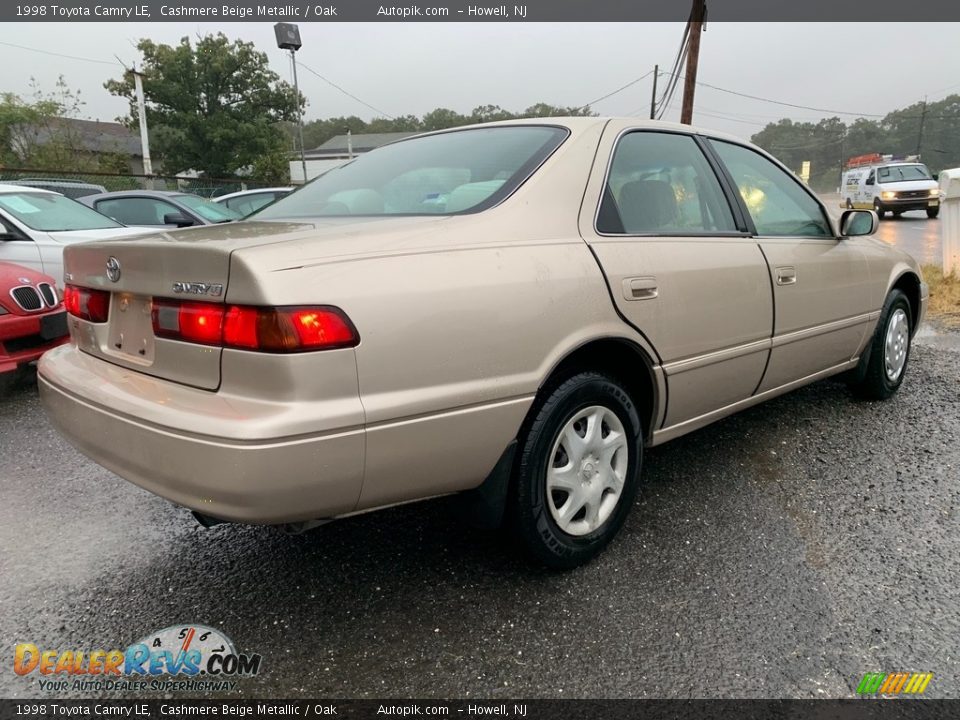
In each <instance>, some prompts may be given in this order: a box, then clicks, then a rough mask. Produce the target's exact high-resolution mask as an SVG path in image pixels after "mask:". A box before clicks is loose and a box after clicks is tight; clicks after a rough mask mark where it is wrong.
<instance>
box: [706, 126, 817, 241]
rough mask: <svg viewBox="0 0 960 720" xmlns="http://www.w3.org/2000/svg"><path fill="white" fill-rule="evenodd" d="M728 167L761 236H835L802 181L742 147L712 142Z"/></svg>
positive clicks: (716, 141) (756, 153)
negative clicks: (801, 183)
mask: <svg viewBox="0 0 960 720" xmlns="http://www.w3.org/2000/svg"><path fill="white" fill-rule="evenodd" d="M710 142H711V144H712V145H713V147H714V148H715V149H716V151H717V154H718V155H719V156H720V159H721V160H723V163H724V165H726V166H727V171H728V172H729V173H730V175H731V176H732V177H733V182H734V183H736V185H737V190H739V191H740V196H741V197H742V198H743V202H744V204H746V206H747V210H748V211H749V213H750V217H752V218H753V224H754V226H755V227H756V229H757V234H758V235H764V236H767V237H776V236H783V237H795V236H801V237H825V236H832V235H833V233H832V232H831V230H830V223H829V222H827V218H826V216H825V215H824V214H823V209H822V208H821V207H820V204H819V203H818V202H817V201H816V200H814V199H813V197H812V196H811V195H810V193H808V192H807V191H806V190H805V189H804V188H803V187H802V186H801V185H800V181H799V180H797V179H796V178H794V177H793V176H792V175H790V174H789V173H787V172H784V170H783V169H781V168H780V167H779V166H778V165H777V164H776V163H773V162H771V161H770V160H768V159H767V158H765V157H764V156H763V155H761V154H760V153H758V152H754V151H753V150H750V149H749V148H745V147H743V146H742V145H734V144H733V143H728V142H723V141H720V140H711V141H710Z"/></svg>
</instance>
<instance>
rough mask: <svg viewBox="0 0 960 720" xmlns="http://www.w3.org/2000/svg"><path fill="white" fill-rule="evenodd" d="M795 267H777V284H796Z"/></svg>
mask: <svg viewBox="0 0 960 720" xmlns="http://www.w3.org/2000/svg"><path fill="white" fill-rule="evenodd" d="M796 284H797V269H796V268H795V267H793V266H790V265H787V266H784V267H778V268H777V285H796Z"/></svg>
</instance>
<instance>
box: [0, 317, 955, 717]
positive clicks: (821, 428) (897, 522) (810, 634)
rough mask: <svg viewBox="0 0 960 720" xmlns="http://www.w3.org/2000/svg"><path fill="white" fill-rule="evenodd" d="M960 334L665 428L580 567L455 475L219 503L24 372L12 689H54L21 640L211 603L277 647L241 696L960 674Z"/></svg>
mask: <svg viewBox="0 0 960 720" xmlns="http://www.w3.org/2000/svg"><path fill="white" fill-rule="evenodd" d="M955 340H956V338H955V337H954V338H950V337H946V338H944V337H939V338H938V337H937V336H936V335H935V334H933V333H930V332H925V333H924V334H923V336H922V337H921V339H920V342H921V343H923V344H918V345H916V346H915V348H914V352H913V356H912V358H911V362H910V365H909V368H908V376H907V378H906V381H905V383H904V386H903V387H902V389H901V391H900V393H899V394H898V395H897V396H896V397H895V398H894V399H893V400H891V401H888V402H884V403H868V402H861V401H856V400H854V399H853V398H852V397H851V396H850V394H849V392H848V391H847V389H846V387H845V386H844V385H843V384H842V383H839V382H836V381H825V382H821V383H818V384H816V385H813V386H810V387H808V388H804V389H802V390H799V391H796V392H794V393H791V394H789V395H787V396H784V397H781V398H778V399H776V400H773V401H771V402H768V403H767V404H765V405H762V406H760V407H756V408H753V409H750V410H748V411H745V412H743V413H741V414H739V415H737V416H734V417H731V418H728V419H726V420H723V421H721V422H719V423H716V424H714V425H713V426H711V427H709V428H706V429H704V430H701V431H698V432H696V433H693V434H691V435H689V436H687V437H684V438H681V439H679V440H677V441H674V442H672V443H669V444H667V445H664V446H661V447H658V448H654V449H652V450H650V451H649V453H648V455H647V458H646V463H645V467H644V471H643V474H644V478H645V481H646V483H645V485H644V487H643V489H642V492H641V494H640V496H639V497H638V500H637V503H636V506H635V507H634V509H633V512H632V513H631V515H630V517H629V520H628V521H627V524H626V526H625V527H624V529H623V531H622V532H621V534H620V536H619V538H618V539H617V540H616V541H615V542H614V543H613V545H612V546H611V547H610V548H609V549H608V550H607V551H606V552H605V553H604V554H603V555H602V556H601V557H599V558H598V559H597V560H595V561H594V562H592V563H591V564H589V565H588V566H586V567H583V568H581V569H578V570H575V571H572V572H567V573H560V574H556V573H550V572H546V571H542V570H538V569H536V568H534V567H531V566H530V565H528V564H527V563H526V562H525V561H523V560H521V559H518V557H517V556H516V555H515V553H514V549H513V548H512V547H511V545H510V543H509V542H507V541H505V540H504V539H503V537H502V536H501V535H498V534H496V533H489V532H479V531H476V530H471V529H469V528H468V527H466V526H465V525H464V524H463V523H461V522H460V521H459V519H458V517H457V516H456V514H455V513H454V512H453V508H452V507H451V503H450V502H449V500H440V501H431V502H427V503H421V504H417V505H411V506H406V507H401V508H395V509H392V510H387V511H383V512H380V513H375V514H370V515H365V516H359V517H355V518H352V519H348V520H343V521H340V522H337V523H333V524H330V525H327V526H325V527H322V528H320V529H318V530H316V531H313V532H311V533H308V534H305V535H301V536H287V535H284V534H282V533H280V532H279V531H277V530H274V529H271V528H255V527H241V526H219V527H215V528H213V529H203V528H201V527H199V526H197V525H196V524H195V523H194V521H193V520H192V519H191V517H190V516H189V515H188V514H187V513H186V512H185V511H183V510H179V509H177V508H174V507H172V506H171V505H169V504H168V503H167V502H165V501H163V500H161V499H159V498H157V497H154V496H152V495H150V494H148V493H147V492H145V491H143V490H140V489H138V488H136V487H134V486H133V485H130V484H128V483H127V482H125V481H123V480H121V479H120V478H118V477H116V476H114V475H112V474H111V473H110V472H108V471H106V470H103V469H101V468H99V467H98V466H96V465H94V464H93V463H92V462H90V461H88V460H86V459H85V458H84V457H82V456H81V455H80V454H79V453H77V452H76V451H75V450H73V449H72V448H71V447H70V446H69V445H67V443H65V442H64V441H63V440H62V439H61V438H60V437H59V436H58V435H57V433H56V432H55V431H54V430H52V429H51V427H50V426H49V424H48V423H47V421H46V419H45V418H44V414H43V411H42V409H41V408H40V405H39V402H38V399H37V393H36V387H35V385H34V384H31V383H30V382H26V383H24V384H22V385H20V386H19V387H17V388H15V389H14V390H13V391H12V392H10V393H9V394H7V395H6V396H5V397H3V398H2V399H0V444H2V453H0V574H2V578H3V582H2V583H0V647H4V648H6V650H4V651H3V656H2V660H0V697H38V696H39V697H43V694H42V693H41V692H40V690H39V688H38V686H37V681H36V674H35V673H34V675H33V676H32V677H28V678H21V677H17V676H16V675H14V673H13V672H12V649H13V646H14V645H15V644H16V643H21V642H33V643H36V644H38V645H41V646H44V647H45V648H49V649H60V650H64V649H74V648H77V649H79V648H87V649H93V648H114V647H119V648H123V647H126V646H127V645H128V644H129V643H131V642H134V641H135V640H136V639H138V638H141V637H143V636H144V635H145V634H147V633H148V632H149V631H151V630H156V629H159V628H163V627H166V626H169V625H174V624H179V623H194V622H196V623H204V624H207V625H211V626H214V627H217V628H219V629H221V630H222V631H223V632H225V633H226V634H227V635H228V636H230V637H231V638H232V639H233V640H234V642H235V643H236V645H237V647H238V649H239V650H240V651H242V652H247V653H252V652H257V653H260V654H262V656H263V665H262V668H261V673H260V675H258V676H257V677H256V678H252V679H247V680H244V681H241V682H240V683H239V686H238V688H237V690H235V691H234V692H233V693H231V694H230V695H229V697H249V698H253V697H274V698H283V697H323V696H326V697H339V698H353V697H358V698H359V697H371V698H382V697H395V698H396V697H420V698H426V697H448V698H450V697H454V698H456V697H465V698H499V697H505V698H516V697H526V698H540V697H548V698H582V697H590V698H607V697H631V698H646V697H669V698H690V697H711V698H712V697H797V698H819V697H849V696H851V695H852V694H853V692H854V690H855V688H856V685H857V683H858V682H859V680H860V678H861V677H862V675H863V674H864V673H865V672H868V671H875V672H881V671H882V672H893V671H917V672H919V671H925V672H933V673H934V674H935V676H934V679H933V680H932V682H931V683H930V685H929V687H928V688H927V693H926V694H927V695H928V696H931V697H960V644H958V639H960V511H958V506H960V348H958V347H957V343H955V342H953V341H955ZM68 696H69V694H64V693H58V694H56V695H48V696H47V697H61V698H62V697H68ZM184 696H189V694H187V695H184Z"/></svg>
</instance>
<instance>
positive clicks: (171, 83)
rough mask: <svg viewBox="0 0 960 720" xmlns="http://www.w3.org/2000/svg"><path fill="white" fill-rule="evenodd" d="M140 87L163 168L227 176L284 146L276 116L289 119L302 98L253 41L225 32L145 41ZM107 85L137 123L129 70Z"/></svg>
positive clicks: (140, 45) (152, 140) (153, 146)
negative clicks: (126, 103)
mask: <svg viewBox="0 0 960 720" xmlns="http://www.w3.org/2000/svg"><path fill="white" fill-rule="evenodd" d="M137 49H138V50H139V51H140V53H141V55H142V56H143V62H142V68H141V72H142V73H143V75H144V77H143V92H144V96H145V98H146V106H147V124H148V126H149V128H150V147H151V151H152V152H153V153H154V154H155V155H156V156H157V157H158V158H159V159H160V160H161V161H162V162H163V167H164V170H165V171H166V172H170V173H174V174H175V173H179V172H183V171H185V170H196V171H198V172H200V173H202V174H204V175H206V176H208V177H229V176H231V175H234V174H235V173H236V172H237V170H239V169H241V168H245V167H250V166H252V165H254V164H255V163H256V162H257V160H258V159H259V158H262V157H264V156H272V155H275V154H276V153H277V152H282V151H283V150H284V149H285V148H286V147H287V144H286V142H285V140H284V134H283V131H282V129H281V128H280V127H279V126H278V123H279V122H281V121H292V120H295V119H296V117H297V111H298V109H300V108H302V106H303V104H304V101H303V98H302V96H298V95H297V93H296V92H295V91H294V90H293V88H292V87H290V85H288V84H287V83H286V82H283V81H281V80H280V78H279V76H278V75H277V74H276V73H275V72H273V71H272V70H271V69H270V68H269V65H268V61H267V56H266V54H265V53H262V52H258V51H257V50H256V49H255V46H254V45H253V43H248V42H243V41H242V40H237V41H235V42H232V43H231V42H230V41H229V40H228V39H227V37H226V36H225V35H223V33H218V34H217V35H206V36H203V37H201V38H199V39H198V40H197V42H196V46H193V45H192V44H191V42H190V39H189V38H186V37H184V38H182V39H181V40H180V44H179V45H177V46H175V47H171V46H169V45H158V44H156V43H154V42H153V41H151V40H148V39H143V40H141V41H140V42H139V43H138V44H137ZM104 87H106V89H107V90H109V91H110V92H111V93H112V94H114V95H118V96H120V97H124V98H127V99H128V100H129V101H130V117H129V118H127V122H128V123H129V124H130V125H131V127H132V126H135V125H136V123H137V122H138V116H137V101H136V95H135V92H134V81H133V77H132V75H130V74H129V73H128V74H126V75H124V77H123V78H122V79H120V80H110V81H108V82H107V83H105V85H104Z"/></svg>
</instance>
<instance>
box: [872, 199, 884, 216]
mask: <svg viewBox="0 0 960 720" xmlns="http://www.w3.org/2000/svg"><path fill="white" fill-rule="evenodd" d="M873 211H874V212H875V213H876V214H877V218H878V219H880V220H883V216H884V215H886V214H887V211H886V210H884V209H883V208H882V207H880V203H879V202H877V201H876V200H874V202H873Z"/></svg>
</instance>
